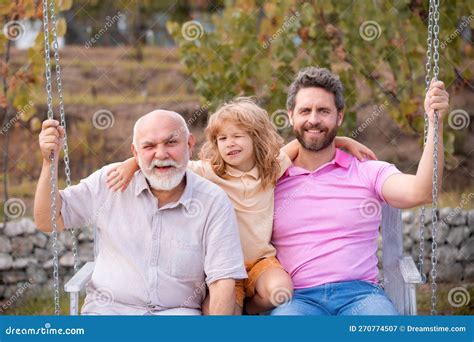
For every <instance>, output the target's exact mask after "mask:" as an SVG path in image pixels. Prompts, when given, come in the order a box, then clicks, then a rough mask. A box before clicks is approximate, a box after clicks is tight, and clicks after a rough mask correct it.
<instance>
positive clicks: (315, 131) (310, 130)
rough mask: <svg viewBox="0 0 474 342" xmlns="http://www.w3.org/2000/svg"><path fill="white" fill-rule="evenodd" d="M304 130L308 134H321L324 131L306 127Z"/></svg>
mask: <svg viewBox="0 0 474 342" xmlns="http://www.w3.org/2000/svg"><path fill="white" fill-rule="evenodd" d="M305 132H308V133H310V134H322V133H324V131H323V130H321V129H306V130H305Z"/></svg>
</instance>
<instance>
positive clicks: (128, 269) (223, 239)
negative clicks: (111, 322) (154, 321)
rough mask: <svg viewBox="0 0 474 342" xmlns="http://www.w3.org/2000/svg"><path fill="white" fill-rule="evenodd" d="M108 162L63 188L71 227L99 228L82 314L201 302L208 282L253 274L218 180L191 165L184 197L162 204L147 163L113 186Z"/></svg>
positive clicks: (141, 311) (197, 305)
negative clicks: (124, 184) (121, 187)
mask: <svg viewBox="0 0 474 342" xmlns="http://www.w3.org/2000/svg"><path fill="white" fill-rule="evenodd" d="M108 169H109V167H108V166H106V167H104V168H102V169H100V170H98V171H96V172H94V173H93V174H92V175H90V176H89V177H87V178H86V179H83V180H82V181H81V182H80V183H79V184H78V185H74V186H71V187H69V188H66V189H65V190H62V191H60V195H61V199H62V208H61V214H62V217H63V220H64V224H65V226H66V228H72V227H74V228H79V227H84V226H88V225H91V224H93V225H96V227H97V229H98V234H97V237H96V238H97V239H98V241H96V243H98V254H97V256H96V260H95V262H96V263H95V268H94V272H93V275H92V279H91V281H90V283H89V284H88V286H87V296H86V299H85V303H84V306H83V307H82V310H81V311H82V313H83V314H109V315H117V314H125V315H140V314H147V313H150V312H151V313H152V312H153V311H162V310H166V309H173V308H188V309H194V310H200V308H201V303H202V300H203V299H204V297H205V294H206V285H209V284H211V283H212V282H214V281H216V280H219V279H229V278H230V279H244V278H246V277H247V274H246V272H245V268H244V263H243V256H242V248H241V244H240V239H239V233H238V228H237V223H236V219H235V213H234V208H233V207H232V204H231V203H230V201H229V199H228V197H227V195H226V194H225V193H224V191H223V190H222V189H220V188H219V187H218V186H217V185H215V184H212V183H211V182H209V181H207V180H205V179H204V178H201V177H199V176H198V175H196V174H194V173H193V172H192V171H189V170H188V171H186V175H185V177H186V187H185V190H184V192H183V194H182V196H181V198H180V199H179V200H178V201H177V202H174V203H169V204H167V205H165V206H162V207H161V208H158V200H157V198H156V197H155V196H154V195H153V194H152V193H151V191H150V188H149V186H148V183H147V181H146V179H145V176H144V175H143V173H142V172H141V171H137V172H136V173H135V176H134V178H133V179H132V181H131V183H130V185H129V186H128V188H127V189H126V190H125V191H124V192H116V193H114V192H112V191H111V190H110V189H108V188H107V185H106V177H107V171H108ZM79 253H80V251H79Z"/></svg>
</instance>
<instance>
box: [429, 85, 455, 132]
mask: <svg viewBox="0 0 474 342" xmlns="http://www.w3.org/2000/svg"><path fill="white" fill-rule="evenodd" d="M448 108H449V94H448V92H447V91H446V90H445V88H444V83H443V82H441V81H434V80H432V81H431V84H430V88H429V89H428V92H427V93H426V97H425V112H426V113H428V118H429V120H430V121H431V122H433V121H434V111H435V110H437V111H438V113H439V122H440V123H442V122H443V115H444V113H446V111H447V110H448Z"/></svg>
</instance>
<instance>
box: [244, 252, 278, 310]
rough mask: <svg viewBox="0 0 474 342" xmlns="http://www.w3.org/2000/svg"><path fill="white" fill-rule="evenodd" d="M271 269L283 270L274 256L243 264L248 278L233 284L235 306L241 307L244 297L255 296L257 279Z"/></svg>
mask: <svg viewBox="0 0 474 342" xmlns="http://www.w3.org/2000/svg"><path fill="white" fill-rule="evenodd" d="M271 267H276V268H281V269H283V266H281V264H280V262H279V261H278V259H277V258H275V257H274V256H272V257H268V258H263V259H258V260H256V261H250V262H246V263H245V269H246V270H247V274H248V278H247V279H241V280H237V281H236V282H235V302H236V303H237V305H239V306H240V307H243V306H244V299H245V297H253V296H255V283H256V282H257V279H258V278H260V276H261V275H262V274H263V272H265V271H266V270H268V269H269V268H271Z"/></svg>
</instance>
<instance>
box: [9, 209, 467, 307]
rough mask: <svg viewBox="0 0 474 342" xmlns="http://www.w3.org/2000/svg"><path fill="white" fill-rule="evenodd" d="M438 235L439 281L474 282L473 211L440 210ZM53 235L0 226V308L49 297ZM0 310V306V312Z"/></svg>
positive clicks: (64, 256) (408, 244)
mask: <svg viewBox="0 0 474 342" xmlns="http://www.w3.org/2000/svg"><path fill="white" fill-rule="evenodd" d="M426 221H427V229H426V233H425V236H426V242H425V262H424V263H425V271H426V272H429V271H430V269H431V261H430V259H429V257H428V255H429V253H430V249H431V211H430V210H428V211H427V220H426ZM403 222H404V229H403V230H404V238H403V241H404V250H405V255H412V256H413V259H414V260H415V262H417V260H418V254H419V240H420V237H419V223H418V222H419V212H414V211H404V212H403ZM440 222H441V224H440V229H439V234H438V259H439V266H438V273H439V280H440V281H445V282H451V283H460V282H472V281H474V263H472V261H474V210H470V211H465V210H460V209H451V208H443V209H441V210H440ZM77 233H78V243H79V248H78V249H79V261H80V265H82V264H84V262H86V261H92V260H93V259H94V252H93V236H92V235H93V234H92V231H91V229H82V230H80V231H78V232H77ZM51 240H52V239H51V236H50V234H45V233H42V232H40V231H39V230H37V229H36V227H35V224H34V223H33V221H32V220H31V219H29V218H22V219H19V220H16V221H12V222H9V223H7V226H6V227H3V226H0V303H2V304H4V303H7V304H11V302H12V298H13V299H15V298H17V297H18V296H19V295H22V294H23V293H27V294H33V293H37V292H44V293H47V294H48V295H51V294H52V280H51V279H52V266H53V259H52V258H53V255H52V248H51ZM58 240H59V241H58V246H59V261H60V280H61V284H60V286H61V289H62V287H63V286H64V280H65V279H66V280H67V279H69V278H70V277H71V275H72V273H73V260H74V259H73V255H72V252H71V250H72V239H71V234H70V232H63V233H60V234H59V237H58ZM380 254H381V253H380V251H379V256H380ZM1 311H3V310H2V307H1V306H0V312H1Z"/></svg>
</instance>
